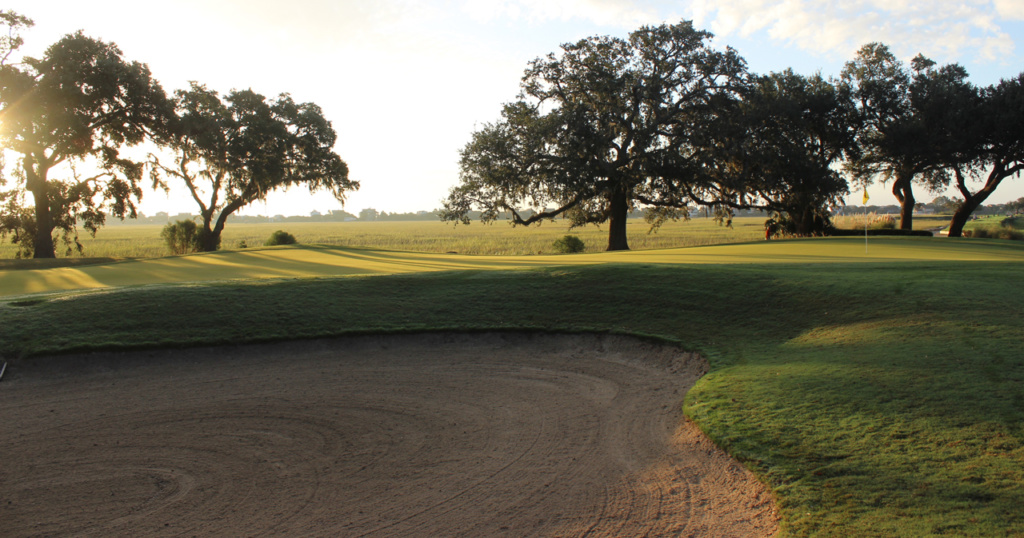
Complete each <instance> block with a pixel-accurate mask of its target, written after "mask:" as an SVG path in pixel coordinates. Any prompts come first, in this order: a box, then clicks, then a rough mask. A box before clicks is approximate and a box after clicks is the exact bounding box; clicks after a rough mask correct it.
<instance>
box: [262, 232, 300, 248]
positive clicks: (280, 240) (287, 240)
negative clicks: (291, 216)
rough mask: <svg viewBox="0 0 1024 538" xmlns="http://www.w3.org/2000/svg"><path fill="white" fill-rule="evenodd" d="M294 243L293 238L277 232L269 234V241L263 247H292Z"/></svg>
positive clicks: (288, 234)
mask: <svg viewBox="0 0 1024 538" xmlns="http://www.w3.org/2000/svg"><path fill="white" fill-rule="evenodd" d="M295 243H296V241H295V236H294V235H292V234H290V233H288V232H286V231H284V230H278V231H276V232H274V233H272V234H270V239H267V241H266V242H265V243H263V244H264V245H265V246H268V247H272V246H274V245H294V244H295Z"/></svg>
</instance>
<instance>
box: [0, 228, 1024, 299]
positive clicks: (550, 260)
mask: <svg viewBox="0 0 1024 538" xmlns="http://www.w3.org/2000/svg"><path fill="white" fill-rule="evenodd" d="M865 250H866V252H865ZM939 260H943V261H963V262H971V261H1008V262H1024V245H1022V244H1019V243H1015V242H1009V241H996V240H991V241H990V240H951V239H945V238H872V239H871V240H870V241H869V243H868V245H867V248H866V249H865V245H864V240H863V239H857V238H825V239H804V240H788V241H772V242H763V243H742V244H733V245H716V246H707V247H690V248H678V249H665V250H644V251H627V252H607V253H599V254H579V255H571V256H565V255H563V256H555V255H549V256H465V255H457V254H436V253H423V252H398V251H384V250H370V249H358V248H340V247H325V246H306V247H269V248H258V249H249V250H241V251H221V252H213V253H207V254H195V255H190V256H174V257H166V258H151V259H140V260H129V261H121V262H114V263H109V264H100V265H86V266H79V267H59V268H52V269H18V270H4V271H0V297H13V296H20V295H27V294H33V293H46V292H55V291H69V290H77V289H94V288H112V287H124V286H143V285H154V284H181V283H188V282H211V281H224V280H263V279H284V278H318V277H337V276H351V275H373V274H397V273H414V272H428V271H455V270H513V269H529V268H534V267H550V266H560V265H581V264H585V265H590V264H601V263H640V264H693V263H702V264H735V263H743V264H752V263H851V262H876V263H877V262H912V261H939Z"/></svg>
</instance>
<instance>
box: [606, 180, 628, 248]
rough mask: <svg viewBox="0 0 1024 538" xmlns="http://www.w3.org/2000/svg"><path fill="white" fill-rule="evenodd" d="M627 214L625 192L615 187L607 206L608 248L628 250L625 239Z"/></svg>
mask: <svg viewBox="0 0 1024 538" xmlns="http://www.w3.org/2000/svg"><path fill="white" fill-rule="evenodd" d="M628 215H629V200H627V199H626V192H625V191H624V190H622V189H615V191H614V192H613V193H612V197H611V200H610V204H609V207H608V221H609V226H608V250H629V242H628V241H627V239H626V217H627V216H628Z"/></svg>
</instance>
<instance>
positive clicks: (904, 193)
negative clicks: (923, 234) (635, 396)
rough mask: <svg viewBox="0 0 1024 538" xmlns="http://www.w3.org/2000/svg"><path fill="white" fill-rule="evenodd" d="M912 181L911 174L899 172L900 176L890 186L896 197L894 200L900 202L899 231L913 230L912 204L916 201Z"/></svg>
mask: <svg viewBox="0 0 1024 538" xmlns="http://www.w3.org/2000/svg"><path fill="white" fill-rule="evenodd" d="M913 179H914V176H913V174H904V173H902V172H901V173H900V176H899V177H897V178H896V181H894V182H893V184H892V193H893V194H894V195H896V199H897V200H899V202H900V229H901V230H913V229H914V204H915V203H916V200H914V189H913V184H912V183H913V181H912V180H913Z"/></svg>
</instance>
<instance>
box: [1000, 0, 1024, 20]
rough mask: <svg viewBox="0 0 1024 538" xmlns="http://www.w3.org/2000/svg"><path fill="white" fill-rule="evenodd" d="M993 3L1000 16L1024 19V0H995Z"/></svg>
mask: <svg viewBox="0 0 1024 538" xmlns="http://www.w3.org/2000/svg"><path fill="white" fill-rule="evenodd" d="M993 3H994V4H995V6H996V13H998V14H999V16H1000V17H1003V18H1004V19H1013V20H1018V21H1024V0H994V2H993Z"/></svg>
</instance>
